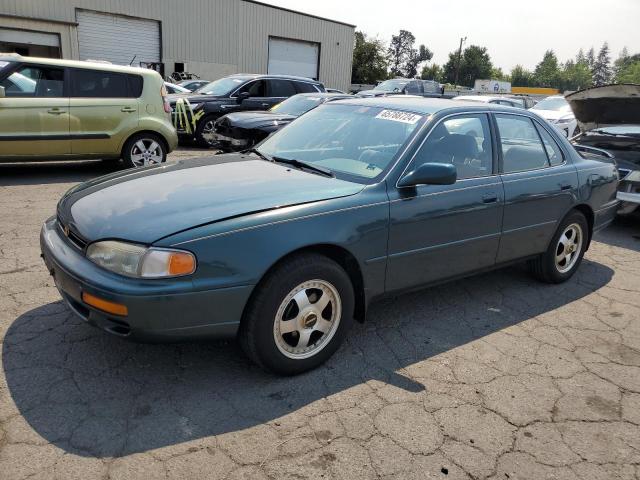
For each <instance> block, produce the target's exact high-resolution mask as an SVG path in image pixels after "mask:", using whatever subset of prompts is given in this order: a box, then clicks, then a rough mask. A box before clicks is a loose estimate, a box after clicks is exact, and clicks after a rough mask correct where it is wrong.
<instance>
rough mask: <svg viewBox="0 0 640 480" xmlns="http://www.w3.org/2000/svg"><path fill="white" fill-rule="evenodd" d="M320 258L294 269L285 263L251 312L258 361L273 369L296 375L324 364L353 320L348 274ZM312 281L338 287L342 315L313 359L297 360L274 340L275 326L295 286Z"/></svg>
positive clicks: (335, 264) (351, 288)
mask: <svg viewBox="0 0 640 480" xmlns="http://www.w3.org/2000/svg"><path fill="white" fill-rule="evenodd" d="M319 259H320V260H318V261H317V262H314V263H313V264H308V265H304V266H303V267H302V268H296V269H295V270H291V269H287V268H286V266H285V268H281V269H279V270H278V271H277V273H276V275H275V281H274V282H273V283H270V284H269V285H268V288H269V290H268V291H266V292H261V293H262V294H263V295H262V299H261V300H262V301H261V302H260V305H257V307H258V308H259V310H258V311H254V312H252V315H251V319H250V321H253V322H255V324H254V325H253V327H254V328H255V336H254V338H255V349H256V354H257V355H258V357H259V363H260V364H262V365H263V366H264V367H265V368H267V369H268V370H270V371H272V372H275V373H279V374H284V375H295V374H297V373H301V372H304V371H306V370H310V369H312V368H315V367H317V366H318V365H320V364H322V363H324V362H325V361H326V360H327V359H328V358H329V357H331V356H332V355H333V354H334V353H335V351H336V350H337V349H338V348H339V346H340V344H341V343H342V341H343V340H344V338H345V337H346V335H347V332H348V331H349V329H350V327H351V325H352V323H353V312H354V306H355V297H354V292H353V286H352V284H351V280H350V278H349V276H348V275H347V273H346V272H345V271H344V270H343V269H342V268H341V267H340V266H339V265H338V264H337V263H335V262H333V261H332V260H329V259H323V257H319ZM309 280H325V281H327V282H329V283H331V284H332V285H333V286H334V287H335V288H336V290H337V292H338V295H339V296H340V300H341V303H342V314H341V318H340V325H339V326H338V329H337V330H336V332H335V334H334V335H333V337H332V338H331V340H330V341H329V343H328V344H326V345H325V346H324V348H323V349H322V350H320V351H319V352H318V353H317V354H316V355H314V356H312V357H310V358H305V359H299V360H295V359H291V358H289V357H286V356H285V355H284V354H283V353H282V352H280V350H279V349H278V347H277V345H276V343H275V339H274V335H273V327H274V322H275V318H276V313H277V311H278V308H279V307H280V304H281V302H282V301H283V299H284V298H285V296H286V295H287V294H288V293H289V292H290V291H291V290H292V289H294V288H295V287H296V286H298V285H300V284H301V283H304V282H305V281H309Z"/></svg>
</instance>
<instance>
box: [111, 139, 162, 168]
mask: <svg viewBox="0 0 640 480" xmlns="http://www.w3.org/2000/svg"><path fill="white" fill-rule="evenodd" d="M144 139H150V140H151V139H153V141H154V142H157V143H158V145H160V148H161V149H162V161H161V162H160V164H162V163H164V162H166V161H167V147H166V146H165V142H164V141H163V140H162V138H160V137H159V136H158V135H155V134H153V133H140V134H137V135H134V136H133V137H131V138H130V139H129V140H127V143H125V145H124V148H123V154H122V160H123V161H124V166H125V167H126V168H141V167H139V166H137V165H136V164H134V163H133V161H132V160H131V149H132V148H133V145H134V144H135V143H136V142H138V141H139V140H144Z"/></svg>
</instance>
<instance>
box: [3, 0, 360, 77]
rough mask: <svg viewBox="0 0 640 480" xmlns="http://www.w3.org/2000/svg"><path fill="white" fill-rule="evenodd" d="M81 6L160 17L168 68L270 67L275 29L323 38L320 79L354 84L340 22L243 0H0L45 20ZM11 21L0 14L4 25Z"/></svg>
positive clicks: (69, 15) (9, 11)
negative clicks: (182, 65)
mask: <svg viewBox="0 0 640 480" xmlns="http://www.w3.org/2000/svg"><path fill="white" fill-rule="evenodd" d="M76 8H80V9H87V10H94V11H98V12H106V13H116V14H121V15H130V16H134V17H141V18H149V19H154V20H158V21H160V22H161V29H162V57H163V61H164V62H165V64H167V70H168V71H169V72H171V71H173V62H185V63H187V66H188V68H193V67H191V66H190V65H193V66H197V67H198V68H200V69H202V70H208V71H207V72H197V71H196V70H195V69H194V70H193V71H195V72H196V73H200V74H201V75H206V76H211V75H214V76H223V75H225V74H228V73H231V72H233V71H238V72H239V71H242V72H255V73H266V72H267V60H268V41H269V35H274V36H281V37H285V38H294V39H300V40H309V41H314V42H319V43H320V44H321V52H320V57H321V58H320V80H321V81H323V82H324V83H325V84H326V85H327V86H332V87H336V88H343V89H346V88H347V87H348V86H349V84H350V77H351V58H352V50H353V33H354V29H353V28H352V27H349V26H347V25H342V24H338V23H335V22H329V21H325V20H321V19H317V18H313V17H309V16H305V15H300V14H296V13H292V12H287V11H283V10H280V9H275V8H269V7H267V6H264V5H259V4H254V3H250V2H245V1H243V0H135V1H133V0H0V15H2V14H6V15H17V16H21V17H29V18H34V19H40V20H57V21H63V22H75V21H76ZM12 21H13V20H12V19H10V18H9V17H4V18H3V17H1V16H0V27H1V26H10V25H9V23H11V22H12ZM71 36H72V37H73V34H71ZM70 41H71V42H73V41H75V42H76V46H75V47H74V48H72V53H73V55H74V56H77V38H71V39H70ZM123 42H126V39H123ZM63 54H65V52H64V51H63ZM65 56H68V54H65Z"/></svg>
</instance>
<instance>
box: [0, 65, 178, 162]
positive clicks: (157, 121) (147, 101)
mask: <svg viewBox="0 0 640 480" xmlns="http://www.w3.org/2000/svg"><path fill="white" fill-rule="evenodd" d="M177 144H178V137H177V135H176V131H175V128H174V126H173V124H172V123H171V107H170V106H169V103H168V102H167V100H166V90H165V87H164V83H163V81H162V78H161V77H160V75H159V74H158V73H157V72H155V71H153V70H148V69H142V68H133V67H123V66H117V65H111V64H107V63H99V62H84V61H72V60H58V59H45V58H33V57H23V56H20V55H15V54H0V162H1V161H11V162H14V161H40V160H73V159H94V158H100V159H114V160H117V159H120V158H121V159H122V160H123V161H124V163H125V166H127V167H141V166H146V165H155V164H159V163H162V162H164V161H165V160H166V158H167V153H169V152H170V151H172V150H173V149H175V148H176V146H177Z"/></svg>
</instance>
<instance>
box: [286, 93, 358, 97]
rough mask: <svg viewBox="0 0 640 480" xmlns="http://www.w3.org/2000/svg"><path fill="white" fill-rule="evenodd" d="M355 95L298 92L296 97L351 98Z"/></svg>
mask: <svg viewBox="0 0 640 480" xmlns="http://www.w3.org/2000/svg"><path fill="white" fill-rule="evenodd" d="M352 96H353V95H349V94H348V93H331V92H318V93H314V92H309V93H298V94H297V95H294V97H310V98H334V97H339V98H351V97H352Z"/></svg>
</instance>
